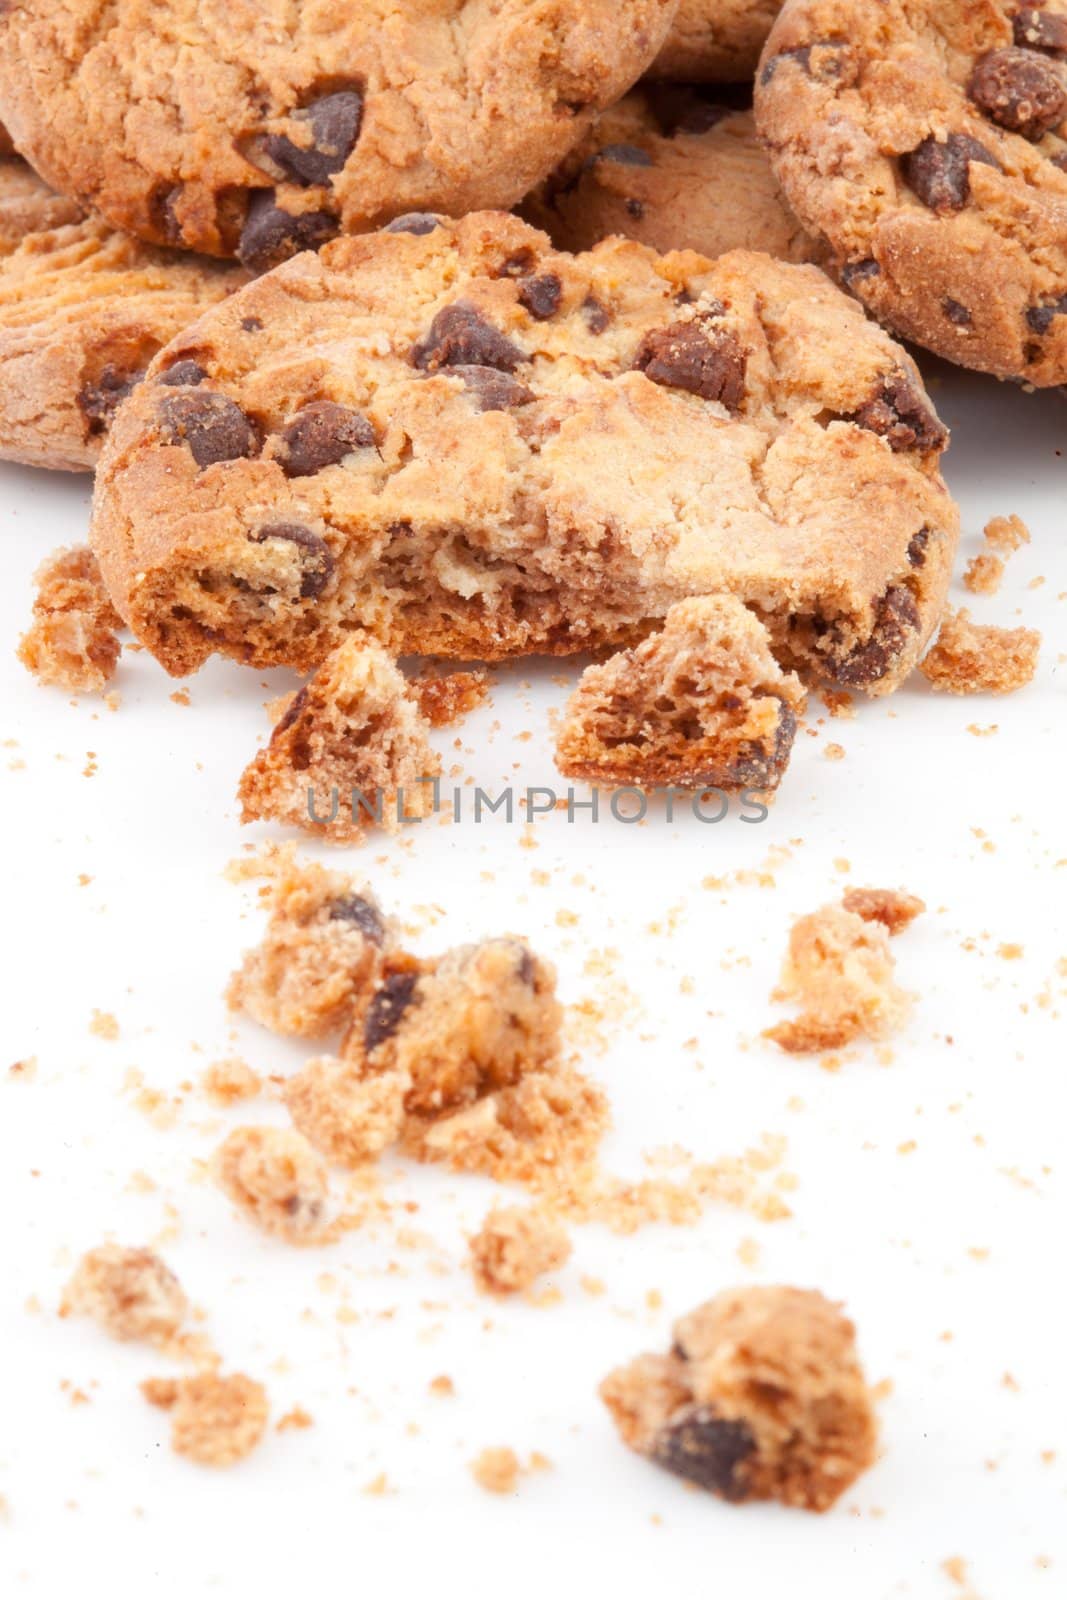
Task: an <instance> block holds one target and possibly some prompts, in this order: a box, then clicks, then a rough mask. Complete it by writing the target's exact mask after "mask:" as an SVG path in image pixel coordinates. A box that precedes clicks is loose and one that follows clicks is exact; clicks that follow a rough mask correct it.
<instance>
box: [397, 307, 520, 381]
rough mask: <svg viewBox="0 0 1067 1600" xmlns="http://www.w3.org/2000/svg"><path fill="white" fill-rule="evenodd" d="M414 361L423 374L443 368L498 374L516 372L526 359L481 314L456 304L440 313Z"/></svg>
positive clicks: (423, 340)
mask: <svg viewBox="0 0 1067 1600" xmlns="http://www.w3.org/2000/svg"><path fill="white" fill-rule="evenodd" d="M411 360H412V364H413V365H414V366H416V367H418V368H419V369H420V370H421V371H423V372H437V371H438V370H439V369H440V368H441V367H495V368H496V369H497V371H499V372H514V370H515V368H516V367H517V366H518V365H519V363H520V361H525V360H526V357H525V356H524V355H523V353H522V351H521V350H520V349H519V347H518V345H514V344H512V342H511V340H510V339H507V338H505V336H504V335H503V334H502V333H501V332H500V330H499V329H498V328H494V327H493V324H492V323H491V322H487V321H486V319H485V318H484V317H483V316H482V314H481V312H480V311H476V310H475V309H474V307H473V306H470V305H465V304H464V303H463V301H462V300H457V301H456V302H455V304H454V305H450V306H445V308H444V310H443V311H439V312H438V313H437V315H436V317H434V319H433V321H432V322H431V324H430V327H429V331H428V332H427V334H426V336H425V338H423V339H420V340H419V342H418V344H417V345H416V346H415V348H414V349H413V350H412V352H411Z"/></svg>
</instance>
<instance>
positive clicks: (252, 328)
mask: <svg viewBox="0 0 1067 1600" xmlns="http://www.w3.org/2000/svg"><path fill="white" fill-rule="evenodd" d="M241 327H242V328H243V329H244V331H245V332H246V333H262V332H263V324H262V322H260V320H259V318H258V317H242V318H241Z"/></svg>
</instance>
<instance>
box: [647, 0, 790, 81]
mask: <svg viewBox="0 0 1067 1600" xmlns="http://www.w3.org/2000/svg"><path fill="white" fill-rule="evenodd" d="M780 6H781V0H681V3H680V5H679V7H678V10H677V12H676V13H675V18H674V21H673V23H672V24H671V31H670V33H669V34H668V35H667V42H666V43H665V44H664V46H663V49H662V50H661V51H660V53H659V55H658V56H657V57H656V59H655V61H654V62H653V63H652V69H651V75H652V76H653V77H654V78H677V79H680V80H681V81H682V82H684V83H744V82H748V81H750V80H751V78H752V75H753V73H754V72H755V70H756V63H757V62H758V61H759V56H760V51H761V50H762V48H763V43H764V40H765V39H766V37H767V35H768V34H769V33H770V31H771V24H772V23H773V22H774V19H775V17H776V16H777V14H778V11H779V8H780Z"/></svg>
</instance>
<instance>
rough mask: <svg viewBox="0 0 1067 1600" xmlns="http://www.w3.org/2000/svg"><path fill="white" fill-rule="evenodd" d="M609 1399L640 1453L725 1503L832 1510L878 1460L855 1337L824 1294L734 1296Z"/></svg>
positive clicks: (769, 1291) (691, 1318) (760, 1291)
mask: <svg viewBox="0 0 1067 1600" xmlns="http://www.w3.org/2000/svg"><path fill="white" fill-rule="evenodd" d="M600 1394H601V1397H602V1399H603V1400H604V1403H605V1404H606V1405H607V1407H608V1409H609V1411H610V1412H611V1414H612V1416H613V1418H614V1420H615V1424H616V1426H617V1428H618V1430H619V1433H620V1434H621V1435H622V1438H623V1440H624V1441H625V1443H626V1444H628V1445H629V1446H630V1448H631V1449H632V1450H636V1451H638V1452H639V1453H640V1454H641V1455H644V1456H647V1457H648V1458H649V1459H650V1460H652V1461H654V1462H655V1463H656V1464H657V1466H661V1467H665V1468H666V1469H667V1471H668V1472H672V1473H674V1474H676V1476H678V1477H680V1478H685V1479H687V1480H688V1481H689V1482H690V1483H695V1484H696V1485H698V1487H700V1488H702V1489H708V1490H710V1491H711V1493H712V1494H716V1495H718V1496H720V1497H721V1498H722V1499H723V1500H728V1501H733V1502H737V1501H743V1500H780V1501H781V1502H782V1503H783V1504H784V1505H787V1506H797V1507H800V1508H801V1509H803V1510H805V1511H826V1510H828V1509H829V1508H830V1506H832V1505H833V1504H834V1502H835V1500H837V1499H838V1498H839V1496H840V1495H841V1494H843V1493H844V1491H845V1490H846V1489H847V1488H848V1487H849V1485H850V1484H851V1483H853V1482H854V1481H855V1479H856V1478H857V1477H858V1476H859V1474H860V1473H861V1472H863V1471H864V1470H865V1469H866V1468H867V1467H869V1466H870V1465H871V1464H872V1462H873V1460H874V1455H875V1443H876V1425H875V1418H874V1412H873V1409H872V1405H871V1394H870V1390H869V1389H868V1387H867V1384H866V1381H865V1380H864V1376H863V1372H862V1369H861V1367H860V1364H859V1360H858V1358H857V1355H856V1345H855V1329H854V1328H853V1326H852V1323H851V1322H849V1321H848V1319H847V1318H846V1317H845V1316H844V1315H843V1314H842V1312H841V1311H840V1309H839V1308H838V1307H837V1306H836V1305H834V1304H832V1302H831V1301H829V1300H827V1299H825V1298H824V1297H823V1296H822V1295H821V1294H819V1293H817V1292H816V1291H815V1290H809V1289H791V1288H777V1287H775V1288H749V1289H732V1290H727V1291H726V1292H725V1293H723V1294H720V1295H718V1296H717V1297H716V1298H715V1299H714V1300H710V1301H708V1302H707V1304H705V1305H702V1306H700V1307H698V1309H697V1310H696V1311H693V1312H691V1313H690V1314H689V1315H688V1316H686V1317H683V1318H682V1319H681V1321H680V1322H677V1323H676V1324H675V1327H674V1345H673V1348H672V1350H671V1353H670V1354H669V1355H665V1356H656V1355H646V1356H640V1357H639V1358H638V1359H637V1360H636V1361H633V1362H631V1364H630V1365H629V1366H627V1367H620V1368H619V1369H618V1370H617V1371H615V1372H613V1373H611V1374H610V1376H609V1377H607V1378H606V1379H605V1380H604V1382H603V1383H602V1384H601V1386H600Z"/></svg>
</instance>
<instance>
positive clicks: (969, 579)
mask: <svg viewBox="0 0 1067 1600" xmlns="http://www.w3.org/2000/svg"><path fill="white" fill-rule="evenodd" d="M1003 576H1004V563H1003V561H1002V560H1001V559H1000V557H999V556H995V555H992V554H990V552H989V551H988V550H983V551H980V552H979V554H978V555H976V556H973V557H972V558H971V560H970V561H968V563H967V565H966V567H965V568H964V573H963V587H964V588H965V589H968V590H970V592H971V594H996V592H997V590H998V589H999V588H1000V582H1001V579H1002V578H1003Z"/></svg>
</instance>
